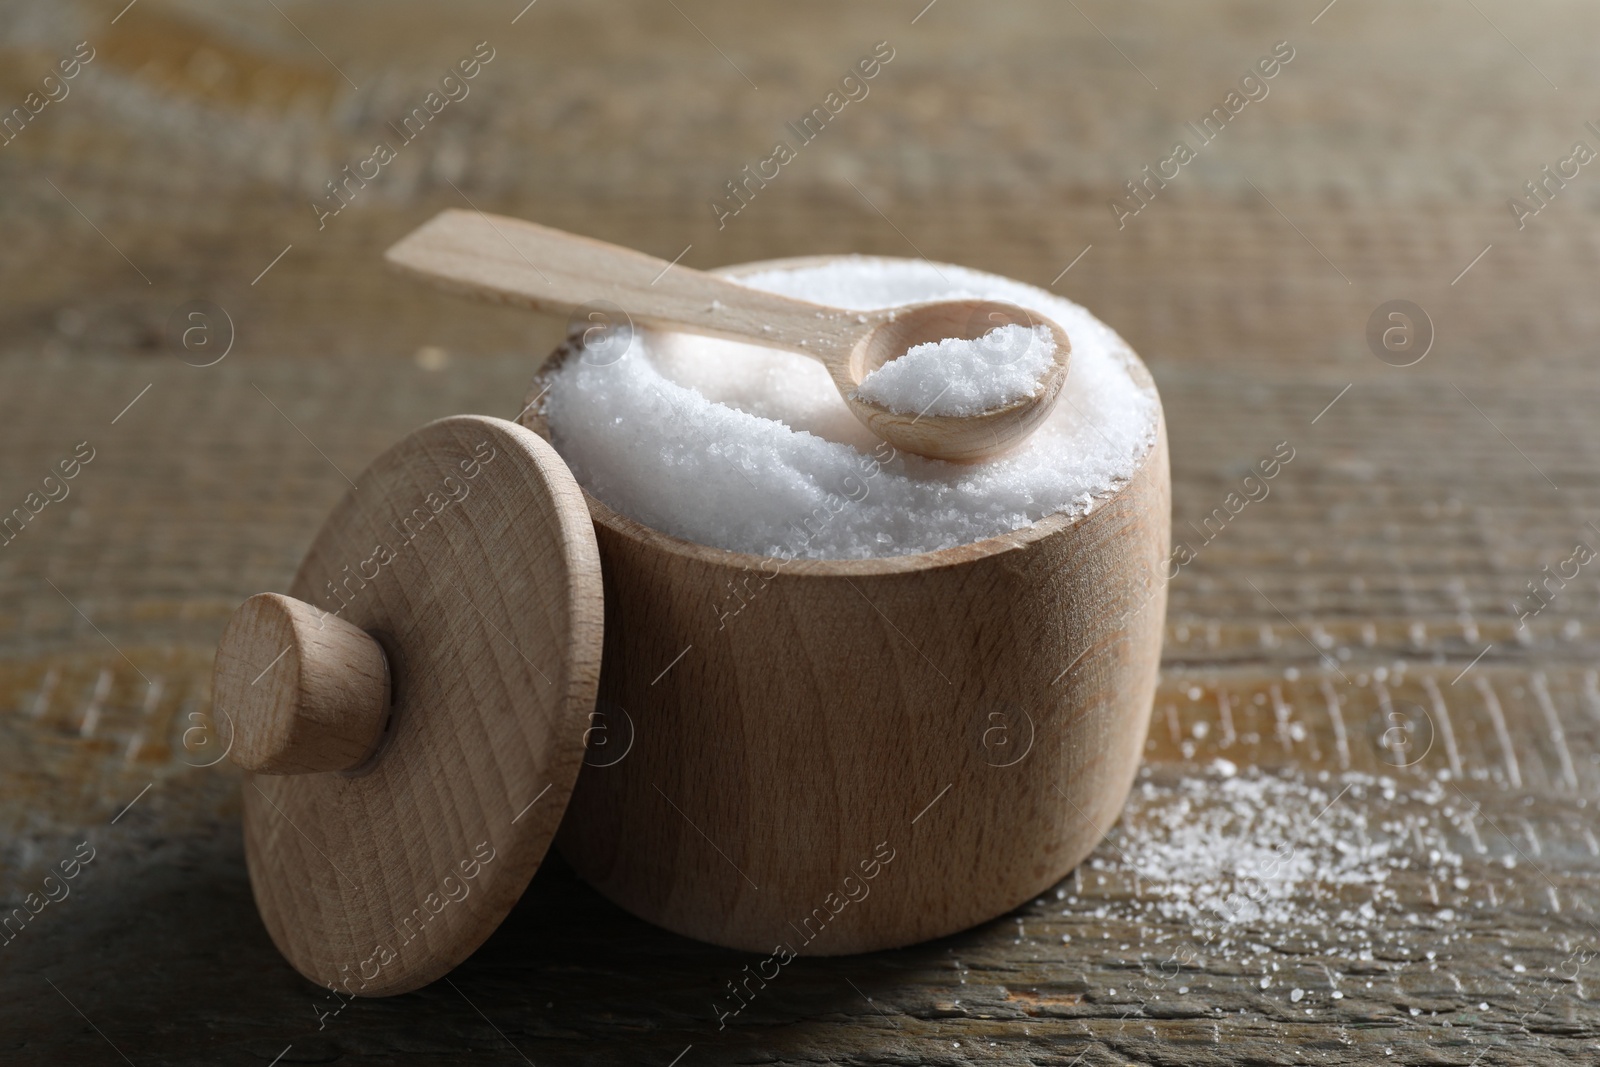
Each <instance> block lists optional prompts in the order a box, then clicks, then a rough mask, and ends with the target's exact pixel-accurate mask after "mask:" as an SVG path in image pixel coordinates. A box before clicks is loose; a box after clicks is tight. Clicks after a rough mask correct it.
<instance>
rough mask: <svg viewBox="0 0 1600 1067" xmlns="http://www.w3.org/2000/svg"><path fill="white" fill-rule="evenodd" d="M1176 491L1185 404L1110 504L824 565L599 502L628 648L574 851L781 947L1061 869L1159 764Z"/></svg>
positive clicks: (606, 705) (601, 885) (617, 634)
mask: <svg viewBox="0 0 1600 1067" xmlns="http://www.w3.org/2000/svg"><path fill="white" fill-rule="evenodd" d="M826 258H827V257H813V258H806V259H789V260H775V261H768V262H761V263H752V264H747V265H743V266H740V267H735V268H724V272H726V273H730V274H733V275H735V276H737V275H739V274H742V273H746V272H754V271H758V270H768V269H772V268H775V267H790V268H793V267H798V266H807V265H812V264H815V263H817V262H819V261H823V260H825V259H826ZM574 350H575V349H574V346H573V345H572V344H571V343H570V342H569V343H568V344H566V345H563V346H562V347H561V348H559V349H557V351H556V353H555V354H554V355H553V357H552V359H551V360H550V362H549V363H548V364H546V366H545V369H544V370H543V371H542V372H541V374H540V376H539V379H538V380H536V381H535V382H534V386H533V390H532V392H531V393H530V404H529V408H528V410H527V411H525V412H524V414H523V416H522V419H521V421H522V423H523V424H524V425H526V426H527V427H528V428H530V429H532V430H534V431H535V432H536V433H539V434H541V435H543V436H545V437H546V438H548V436H549V429H548V426H547V424H546V422H545V419H544V416H543V413H542V410H541V409H540V407H539V406H538V405H537V404H536V403H533V401H532V398H533V397H537V396H538V395H539V394H540V393H541V391H542V390H543V387H544V385H545V384H546V382H545V379H546V377H547V375H548V374H549V373H550V372H551V370H552V369H553V368H554V367H555V366H557V365H559V363H560V361H562V360H564V359H566V358H569V357H570V356H571V355H572V353H573V351H574ZM1132 364H1133V365H1132V372H1133V373H1134V375H1135V377H1136V381H1137V382H1138V384H1139V385H1140V386H1141V387H1143V388H1146V389H1148V390H1150V391H1151V393H1152V394H1153V393H1154V390H1155V387H1154V384H1153V383H1152V382H1151V380H1150V377H1149V374H1148V372H1147V371H1146V370H1145V368H1144V366H1143V365H1142V364H1140V363H1138V361H1137V360H1136V359H1135V360H1133V361H1132ZM1158 412H1159V408H1158ZM1159 418H1160V416H1159V414H1158V420H1159ZM1170 482H1171V479H1170V474H1169V471H1168V464H1167V443H1166V429H1165V424H1164V421H1163V422H1162V423H1161V425H1160V428H1159V432H1158V436H1157V440H1156V442H1155V444H1154V446H1153V447H1152V448H1151V449H1150V451H1149V452H1148V453H1147V454H1146V456H1145V457H1144V459H1143V461H1142V463H1141V464H1140V466H1139V468H1138V470H1137V471H1136V473H1135V474H1134V475H1133V477H1132V479H1131V480H1130V481H1129V482H1128V483H1127V484H1125V485H1124V486H1122V487H1121V488H1120V489H1118V490H1116V491H1115V492H1114V493H1113V494H1111V495H1110V497H1109V498H1108V499H1105V500H1102V501H1101V502H1099V503H1098V504H1097V505H1096V506H1095V508H1094V509H1093V511H1091V512H1090V513H1089V514H1088V515H1086V516H1082V517H1079V518H1067V517H1065V516H1061V515H1055V516H1051V517H1049V518H1046V519H1044V520H1042V521H1040V522H1038V523H1035V524H1034V525H1032V526H1029V527H1027V528H1024V529H1021V530H1016V531H1013V532H1011V533H1007V534H1003V535H1001V536H998V537H992V538H989V539H987V540H984V541H979V542H976V543H974V544H968V545H962V546H959V547H955V548H949V549H943V550H940V551H937V552H926V553H921V554H917V555H909V556H897V557H891V558H884V559H868V560H820V561H819V560H788V561H783V560H776V561H775V560H771V559H766V558H764V557H760V556H755V555H750V554H746V553H740V552H731V551H727V550H724V549H720V548H712V547H708V546H705V545H700V544H695V543H693V542H690V541H686V540H683V539H681V538H677V537H673V536H670V535H668V534H665V533H662V532H660V531H658V530H655V529H653V528H651V527H648V526H645V525H643V524H642V523H639V522H636V521H634V520H632V519H630V518H628V517H627V516H625V515H622V514H620V513H618V512H616V511H614V510H613V509H611V508H610V507H608V506H607V505H605V504H604V503H602V502H601V501H599V500H597V499H595V498H594V497H593V496H590V495H589V494H587V493H585V497H586V498H587V500H588V504H589V509H590V512H591V514H592V516H593V519H594V526H595V534H596V537H597V539H598V542H599V548H600V557H601V566H602V570H603V573H604V581H605V647H604V656H603V661H602V667H601V676H600V698H599V702H598V705H597V710H596V713H595V715H594V717H593V719H592V726H591V730H590V737H589V749H588V755H587V756H586V761H585V762H586V766H585V767H584V768H583V770H582V772H581V773H580V774H579V776H578V783H577V786H576V789H575V791H574V792H573V795H572V799H571V803H570V805H569V806H568V808H567V813H566V818H565V821H564V822H563V823H562V826H561V829H560V831H559V833H558V836H557V845H558V847H559V848H560V849H561V852H562V853H563V855H565V856H566V858H567V859H568V861H569V862H570V863H571V864H572V865H573V867H574V868H576V870H577V871H578V873H579V874H580V875H582V876H583V877H584V878H585V879H587V880H588V881H589V882H590V883H591V884H592V885H594V886H595V887H596V888H597V889H598V890H600V892H601V893H603V894H605V895H606V896H607V897H609V898H610V899H611V900H613V901H615V902H616V903H617V904H619V905H620V906H622V907H623V908H626V909H627V910H628V911H630V912H632V913H634V914H635V915H638V916H640V917H641V918H644V919H647V920H649V921H650V922H653V923H656V924H658V925H660V926H664V927H666V928H667V929H669V930H673V931H676V932H678V933H681V934H684V935H687V936H689V937H694V938H699V939H701V940H704V941H710V942H713V943H715V944H718V945H725V946H728V947H730V948H737V949H744V950H748V951H751V952H761V953H773V954H775V955H776V956H778V957H779V958H780V962H781V959H782V955H783V954H784V953H785V952H787V953H791V954H795V955H807V954H810V955H836V954H841V953H852V952H866V951H871V950H875V949H883V948H892V947H896V946H900V945H907V944H911V943H913V942H917V941H923V940H926V939H929V938H935V937H940V936H943V935H946V934H950V933H953V932H955V931H958V930H961V929H964V928H966V927H969V926H973V925H975V924H977V923H981V922H984V921H986V920H988V919H992V918H994V917H996V916H998V915H1001V914H1004V913H1005V912H1007V911H1009V910H1010V909H1012V908H1014V907H1016V906H1018V905H1019V904H1021V903H1023V902H1024V901H1026V900H1028V899H1029V898H1031V897H1033V896H1035V895H1036V894H1038V893H1039V892H1041V891H1042V890H1044V889H1046V888H1048V887H1050V886H1051V885H1053V884H1055V883H1056V882H1058V881H1059V880H1061V879H1062V878H1063V877H1064V876H1065V875H1067V874H1068V873H1069V872H1070V871H1071V870H1072V868H1073V867H1075V866H1076V865H1077V864H1078V863H1079V862H1080V861H1081V860H1082V859H1083V858H1084V857H1085V856H1086V855H1087V854H1088V853H1089V851H1090V850H1091V849H1092V848H1094V846H1095V844H1096V843H1097V842H1099V840H1100V839H1101V837H1102V836H1103V835H1104V833H1105V831H1107V830H1109V829H1110V827H1111V826H1112V824H1113V823H1114V822H1116V820H1117V817H1118V815H1119V813H1120V811H1121V809H1122V805H1123V801H1124V799H1125V798H1126V796H1127V793H1128V789H1129V788H1130V786H1131V785H1132V783H1133V778H1134V773H1135V770H1136V769H1137V767H1138V763H1139V757H1140V753H1141V751H1142V749H1143V745H1144V740H1145V731H1146V727H1147V724H1148V719H1149V715H1150V708H1151V704H1152V701H1153V698H1154V693H1155V685H1156V674H1157V669H1158V666H1159V662H1160V653H1161V639H1162V630H1163V620H1164V616H1165V612H1166V573H1165V572H1166V561H1167V555H1168V550H1169V539H1170V534H1171V505H1170V494H1171V484H1170ZM731 589H740V590H742V591H743V593H742V599H743V600H744V601H745V606H744V608H743V609H742V610H741V611H740V612H739V613H738V614H737V615H736V616H733V617H730V618H724V617H723V614H724V613H725V612H726V611H727V607H726V601H727V598H728V597H729V596H730V590H731Z"/></svg>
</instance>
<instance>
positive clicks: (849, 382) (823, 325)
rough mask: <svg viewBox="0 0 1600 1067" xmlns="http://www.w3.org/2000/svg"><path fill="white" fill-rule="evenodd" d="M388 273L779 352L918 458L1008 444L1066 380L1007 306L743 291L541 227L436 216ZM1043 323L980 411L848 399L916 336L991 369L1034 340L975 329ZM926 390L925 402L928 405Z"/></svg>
mask: <svg viewBox="0 0 1600 1067" xmlns="http://www.w3.org/2000/svg"><path fill="white" fill-rule="evenodd" d="M385 258H386V259H387V260H388V261H389V263H390V264H391V265H392V266H394V267H395V268H397V269H399V270H401V271H403V272H405V273H408V274H411V275H413V276H416V277H418V278H422V279H424V280H426V281H429V282H431V283H433V284H435V285H438V286H440V287H442V288H445V289H449V290H452V291H454V292H459V293H465V294H468V295H472V296H478V297H483V298H487V299H490V300H497V301H502V302H505V303H514V304H522V305H526V306H529V307H534V308H538V309H539V310H542V311H550V312H556V313H570V312H572V311H573V310H574V309H577V308H582V307H586V306H587V307H592V306H594V305H595V304H596V302H602V303H606V304H610V305H613V306H614V307H617V308H620V309H621V310H622V311H623V312H624V313H625V314H626V316H627V318H628V320H629V321H630V322H631V323H636V324H638V325H642V326H649V327H655V328H659V329H665V330H676V331H679V332H684V333H698V334H704V335H706V336H709V337H722V338H726V339H729V340H734V341H743V342H746V343H751V344H758V345H764V346H767V347H769V348H782V349H786V350H788V351H791V352H798V353H800V354H802V355H805V356H809V357H811V358H812V359H815V360H817V361H818V362H820V363H822V364H823V365H824V366H826V367H827V368H828V372H829V374H830V375H831V376H832V377H833V382H834V385H835V386H837V387H838V389H839V393H840V395H841V396H843V397H844V401H845V404H846V405H847V406H848V407H849V408H850V410H851V412H852V413H853V414H854V415H855V416H856V418H858V419H860V420H861V421H862V423H864V424H865V425H866V426H867V428H868V429H870V430H871V431H872V432H873V433H874V434H876V435H877V436H879V437H881V438H882V439H883V440H885V441H887V442H889V444H891V445H893V446H894V447H895V448H897V449H900V450H902V451H906V452H914V453H916V454H918V455H922V456H927V457H930V458H932V459H942V460H949V461H952V462H958V463H976V462H979V461H981V460H985V459H989V458H992V457H994V456H997V455H1000V454H1001V453H1004V452H1008V451H1010V450H1011V449H1013V448H1015V447H1016V446H1017V445H1019V444H1021V443H1022V441H1023V440H1025V439H1026V438H1027V436H1028V435H1029V434H1031V433H1032V432H1033V431H1034V430H1035V429H1037V428H1038V426H1039V424H1040V423H1042V422H1043V421H1044V420H1045V418H1046V417H1047V416H1048V415H1049V414H1050V411H1051V409H1052V408H1053V407H1054V405H1055V402H1056V398H1057V397H1058V396H1059V395H1060V392H1061V385H1062V382H1063V381H1064V380H1065V378H1066V372H1067V362H1068V356H1069V354H1070V352H1071V344H1070V342H1069V341H1068V339H1067V335H1066V331H1064V330H1063V329H1062V328H1061V326H1060V325H1059V324H1057V323H1055V322H1052V321H1051V320H1049V319H1047V318H1045V317H1044V316H1042V315H1038V314H1035V313H1033V312H1030V311H1028V310H1027V309H1026V308H1022V307H1018V306H1017V305H1015V304H1008V303H1005V302H1003V301H996V300H974V299H961V300H941V301H935V302H930V303H923V304H913V305H908V306H904V307H898V308H888V309H884V310H878V311H870V312H860V311H849V310H845V309H842V308H835V307H827V306H824V305H822V304H813V303H810V302H808V301H805V300H795V299H793V298H791V297H786V296H779V295H778V294H776V293H767V292H763V291H761V290H759V289H752V288H750V287H748V286H745V285H740V284H739V283H738V282H735V281H731V280H729V279H727V278H722V277H718V276H717V275H714V274H706V273H703V272H701V271H697V270H693V269H691V268H689V267H682V266H678V265H677V264H676V262H672V263H669V262H667V261H665V260H661V259H657V258H655V257H654V256H648V255H645V254H644V253H642V252H636V251H634V250H633V249H631V248H622V247H620V246H617V245H612V244H607V243H605V242H603V241H596V240H593V239H591V238H588V237H579V236H576V235H574V234H570V233H564V232H562V231H561V230H554V229H551V228H549V227H547V226H539V225H536V224H535V223H531V222H525V221H523V220H521V219H511V218H504V217H497V216H493V215H485V214H484V213H482V212H478V211H444V212H441V213H440V214H438V215H436V216H434V218H432V219H431V220H429V221H428V222H427V223H425V224H424V225H422V226H420V227H418V228H417V229H416V230H413V231H412V232H411V233H409V234H407V235H406V236H405V237H404V238H402V239H401V240H400V241H398V242H397V243H396V244H395V245H394V246H393V247H391V248H390V249H389V250H388V252H387V253H385ZM1008 325H1021V326H1027V327H1030V328H1031V327H1038V326H1042V327H1045V328H1046V329H1048V330H1049V331H1050V334H1051V335H1052V337H1053V339H1054V341H1055V350H1054V358H1053V360H1052V362H1051V364H1050V366H1049V367H1048V368H1047V369H1046V370H1045V371H1044V372H1043V373H1042V374H1041V375H1040V377H1039V378H1038V379H1037V380H1036V382H1035V383H1034V388H1033V389H1032V391H1031V392H1030V393H1029V395H1026V396H1022V397H1020V398H1018V399H1015V400H1011V401H1009V402H1005V403H1001V404H998V405H996V406H995V407H993V408H992V409H987V410H977V411H961V412H959V413H956V412H945V413H941V412H938V411H934V410H932V408H933V403H930V404H929V405H927V406H926V407H925V408H924V410H922V411H897V410H893V409H891V408H890V407H888V406H886V405H883V404H879V403H874V402H873V401H870V400H867V399H865V398H863V397H861V396H860V395H858V390H859V387H860V385H861V382H862V380H863V379H864V378H865V377H866V376H867V375H868V374H870V373H872V372H873V371H875V370H877V369H878V368H880V367H882V366H883V365H884V364H885V363H888V362H890V361H891V360H894V359H896V358H898V357H899V356H901V355H904V354H905V352H906V350H907V349H909V348H912V347H914V346H916V345H919V344H924V343H927V342H930V341H943V340H947V339H950V338H959V339H961V340H965V341H977V342H979V345H980V348H979V355H980V358H982V359H984V360H986V361H988V362H990V363H992V364H993V365H994V366H995V367H996V369H997V370H999V369H1000V368H1002V367H1004V366H1005V365H1007V364H1009V363H1012V362H1015V361H1016V360H1017V359H1020V358H1022V357H1023V356H1025V355H1026V354H1027V353H1028V347H1029V345H1031V344H1034V343H1037V338H1036V335H1035V334H1034V333H1032V332H1029V333H1027V334H1026V335H1025V336H1026V337H1027V338H1028V342H1027V344H1021V345H1017V346H1007V345H1004V344H995V343H990V344H987V345H985V344H984V343H983V340H982V339H983V338H985V337H986V336H987V335H988V334H989V333H990V332H991V331H992V330H994V329H995V328H996V327H999V326H1008ZM937 400H938V397H935V398H934V403H936V402H937Z"/></svg>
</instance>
